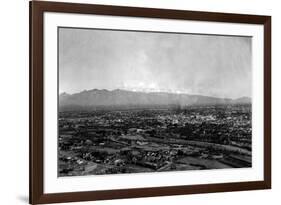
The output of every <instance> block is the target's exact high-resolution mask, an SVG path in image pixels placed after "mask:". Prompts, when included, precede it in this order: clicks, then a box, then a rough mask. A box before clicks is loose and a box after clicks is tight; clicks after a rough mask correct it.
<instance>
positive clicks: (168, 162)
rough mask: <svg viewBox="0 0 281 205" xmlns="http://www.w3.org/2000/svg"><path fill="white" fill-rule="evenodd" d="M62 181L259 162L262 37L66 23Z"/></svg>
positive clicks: (61, 76)
mask: <svg viewBox="0 0 281 205" xmlns="http://www.w3.org/2000/svg"><path fill="white" fill-rule="evenodd" d="M57 49H58V71H57V72H58V79H57V80H58V111H59V112H58V177H66V176H84V175H109V174H129V173H148V172H166V171H197V170H212V169H236V168H251V167H252V103H251V102H252V37H251V36H235V35H211V34H210V35H209V34H194V33H173V32H158V31H157V32H156V31H134V30H110V29H95V28H74V27H59V28H58V44H57Z"/></svg>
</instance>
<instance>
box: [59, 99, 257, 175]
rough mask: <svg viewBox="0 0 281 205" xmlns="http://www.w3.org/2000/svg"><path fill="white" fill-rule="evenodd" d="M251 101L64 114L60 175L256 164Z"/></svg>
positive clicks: (61, 127)
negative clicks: (252, 157)
mask: <svg viewBox="0 0 281 205" xmlns="http://www.w3.org/2000/svg"><path fill="white" fill-rule="evenodd" d="M251 133H252V130H251V105H246V104H245V105H220V106H201V107H200V106H194V107H188V108H185V109H149V110H114V111H112V110H96V111H88V112H82V111H81V112H77V111H75V112H74V111H73V112H61V113H60V116H59V153H58V155H59V176H69V175H71V176H73V175H89V174H114V173H136V172H155V171H170V170H197V169H219V168H233V167H250V166H251V144H252V142H251V138H252V137H251Z"/></svg>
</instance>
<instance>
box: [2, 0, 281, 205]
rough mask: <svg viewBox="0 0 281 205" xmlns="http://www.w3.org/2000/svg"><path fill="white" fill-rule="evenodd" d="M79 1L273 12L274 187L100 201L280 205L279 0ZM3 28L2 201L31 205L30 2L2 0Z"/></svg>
mask: <svg viewBox="0 0 281 205" xmlns="http://www.w3.org/2000/svg"><path fill="white" fill-rule="evenodd" d="M76 1H77V2H87V3H97V4H113V5H126V6H141V7H158V8H170V9H186V10H202V11H219V12H236V13H251V14H266V15H271V16H272V18H273V19H272V20H273V24H272V26H273V33H272V37H273V38H272V41H273V45H272V52H273V56H272V72H273V74H272V78H273V79H272V80H273V83H272V86H273V98H272V99H273V103H272V105H273V110H272V120H273V124H272V137H273V143H272V145H273V151H272V154H273V189H272V190H266V191H247V192H233V193H215V194H197V195H186V196H169V197H154V198H140V199H123V200H111V201H99V202H85V203H71V204H81V205H82V204H96V205H105V204H112V205H121V204H122V205H129V204H130V205H131V204H135V205H138V204H147V205H149V204H153V205H155V204H196V205H201V204H208V205H213V204H215V205H221V204H228V205H232V204H235V205H237V204H245V203H249V204H250V203H251V204H255V205H259V204H280V202H281V199H280V194H281V162H280V160H279V157H281V149H280V145H281V136H280V135H281V132H280V130H279V119H278V118H279V116H280V115H281V108H280V104H281V96H280V94H279V93H280V91H279V89H278V88H279V87H280V89H281V80H279V79H280V78H281V71H280V69H281V61H280V51H279V50H280V47H281V38H280V36H281V27H280V25H281V12H280V11H281V4H279V1H276V0H154V1H151V0H83V1H78V0H76ZM0 8H1V12H0V15H1V18H0V22H1V27H0V28H1V32H0V52H1V53H0V56H1V59H0V64H1V67H0V69H1V70H0V71H1V74H0V84H1V86H0V96H1V100H0V105H1V106H0V110H1V112H0V129H1V132H0V136H1V144H0V153H1V155H0V161H1V162H0V164H1V168H0V204H5V205H6V204H7V205H18V204H28V82H29V78H28V1H26V0H6V1H2V2H1V7H0Z"/></svg>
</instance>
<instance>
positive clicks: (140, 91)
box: [59, 88, 251, 100]
mask: <svg viewBox="0 0 281 205" xmlns="http://www.w3.org/2000/svg"><path fill="white" fill-rule="evenodd" d="M93 90H99V91H102V90H105V91H108V92H113V91H117V90H121V91H129V92H141V93H168V94H183V95H200V94H190V93H175V92H168V91H132V90H125V89H120V88H117V89H113V90H108V89H97V88H93V89H90V90H81V91H79V92H75V93H67V92H60V93H59V95H62V94H67V95H73V94H78V93H82V92H90V91H93ZM201 96H204V97H214V96H208V95H201ZM216 98H222V97H216ZM239 98H250V99H251V97H249V96H240V97H237V98H229V99H232V100H235V99H239Z"/></svg>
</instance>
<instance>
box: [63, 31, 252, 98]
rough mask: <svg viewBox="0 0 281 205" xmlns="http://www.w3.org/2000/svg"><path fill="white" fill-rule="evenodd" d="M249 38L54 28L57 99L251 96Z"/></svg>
mask: <svg viewBox="0 0 281 205" xmlns="http://www.w3.org/2000/svg"><path fill="white" fill-rule="evenodd" d="M251 55H252V54H251V37H240V36H239V37H238V36H215V35H195V34H171V33H159V32H158V33H156V32H134V31H113V30H98V29H75V28H59V94H61V93H64V92H66V93H68V94H74V93H79V92H82V91H84V90H93V89H99V90H102V89H105V90H116V89H121V90H128V91H134V92H146V93H149V92H167V93H177V94H190V95H203V96H210V97H218V98H231V99H237V98H241V97H250V98H251V97H252V96H251V86H252V76H251V75H252V62H251V61H252V58H251Z"/></svg>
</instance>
